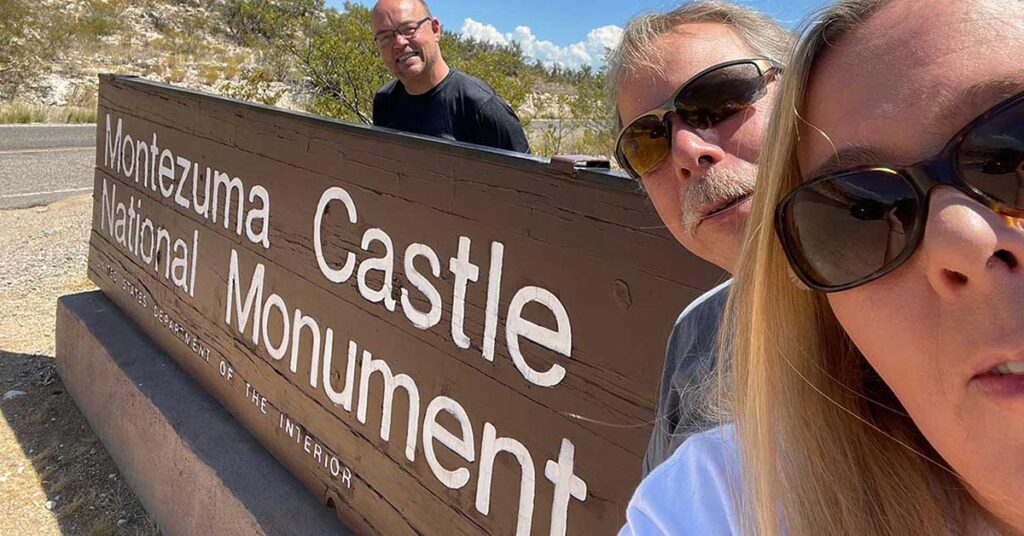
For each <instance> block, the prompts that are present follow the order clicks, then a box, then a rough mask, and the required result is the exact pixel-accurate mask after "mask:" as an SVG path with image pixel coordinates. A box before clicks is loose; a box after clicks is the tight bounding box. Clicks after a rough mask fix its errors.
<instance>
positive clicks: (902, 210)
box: [775, 92, 1024, 292]
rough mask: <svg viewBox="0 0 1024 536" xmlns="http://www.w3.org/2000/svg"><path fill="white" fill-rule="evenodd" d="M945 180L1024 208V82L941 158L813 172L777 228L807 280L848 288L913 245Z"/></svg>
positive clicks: (779, 210) (899, 260) (779, 212)
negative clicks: (1022, 88) (931, 197)
mask: <svg viewBox="0 0 1024 536" xmlns="http://www.w3.org/2000/svg"><path fill="white" fill-rule="evenodd" d="M940 185H948V186H952V187H954V188H956V189H957V190H959V191H961V192H964V193H965V194H967V195H968V196H969V197H971V198H972V199H975V200H977V201H978V202H980V203H982V204H984V205H985V206H987V207H989V208H990V209H992V210H993V211H995V212H997V213H999V214H1003V215H1007V216H1011V217H1022V216H1024V92H1022V93H1019V94H1017V95H1015V96H1013V97H1010V98H1009V99H1007V100H1005V101H1003V102H1001V103H1000V104H997V105H996V106H994V107H993V108H991V109H989V110H988V111H986V112H985V113H983V114H981V115H980V116H978V117H977V118H976V119H974V120H973V121H971V122H970V123H969V124H968V125H967V126H966V127H964V128H963V129H961V130H960V132H959V133H958V134H957V135H956V136H953V139H951V140H950V141H949V143H948V144H946V147H945V148H944V149H943V150H942V151H941V152H940V153H939V154H938V155H936V156H935V157H933V158H929V159H927V160H924V161H922V162H918V163H916V164H914V165H911V166H861V167H856V168H852V169H848V170H843V171H838V172H831V173H827V174H825V175H822V176H819V177H816V178H814V179H811V180H810V181H808V182H805V183H804V184H802V185H800V186H799V187H797V188H796V189H795V190H793V191H792V192H790V193H789V194H788V195H786V197H785V198H783V199H782V201H781V202H779V204H778V206H777V207H776V209H775V231H776V233H777V234H778V237H779V240H780V241H781V242H782V248H783V250H785V252H786V256H787V257H788V258H789V263H790V265H791V266H792V267H793V271H794V272H796V275H797V277H799V278H800V280H801V281H802V282H803V283H804V284H806V285H807V286H808V287H810V288H812V289H815V290H820V291H823V292H835V291H839V290H846V289H849V288H853V287H856V286H858V285H863V284H864V283H867V282H869V281H874V280H875V279H878V278H879V277H882V276H883V275H885V274H887V273H889V272H891V271H893V270H895V269H896V268H898V267H899V266H900V265H902V264H903V262H904V261H906V260H907V259H909V258H910V256H911V255H913V254H914V251H915V250H916V249H917V246H918V245H920V243H921V239H922V237H923V236H924V228H925V222H926V221H927V220H928V196H929V194H930V193H931V192H932V190H933V189H934V188H935V187H936V186H940Z"/></svg>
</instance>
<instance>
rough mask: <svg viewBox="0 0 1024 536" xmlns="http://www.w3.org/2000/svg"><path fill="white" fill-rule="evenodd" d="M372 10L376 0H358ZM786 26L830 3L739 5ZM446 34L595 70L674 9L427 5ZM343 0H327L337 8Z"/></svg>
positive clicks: (650, 0)
mask: <svg viewBox="0 0 1024 536" xmlns="http://www.w3.org/2000/svg"><path fill="white" fill-rule="evenodd" d="M356 1H357V2H358V3H361V4H365V5H367V6H372V5H373V3H374V0H356ZM738 1H739V3H741V4H745V5H748V6H750V7H752V8H754V9H757V10H760V11H763V12H764V13H767V14H769V15H771V16H773V17H775V18H777V19H779V20H780V21H781V22H782V23H783V24H785V25H786V26H790V27H793V26H795V25H796V24H797V23H798V22H799V21H800V20H801V19H803V17H804V16H805V15H807V14H808V13H810V12H811V11H813V10H815V9H817V8H819V7H821V6H823V5H826V4H828V3H830V2H829V0H738ZM428 2H429V4H430V10H431V11H432V12H433V14H434V16H435V17H437V18H438V19H440V21H441V23H442V25H444V27H445V28H446V29H447V30H448V31H455V32H460V33H463V34H465V35H470V36H473V37H476V38H478V39H484V40H489V41H495V42H509V41H518V42H519V43H520V44H521V45H523V49H524V51H525V52H526V53H527V56H530V57H532V58H533V59H539V60H541V61H544V62H548V63H560V64H562V65H565V66H569V67H579V66H580V65H582V64H584V63H590V64H591V65H593V66H595V67H597V66H598V65H599V64H600V62H601V56H602V51H603V50H604V47H605V46H613V45H614V43H616V42H617V39H618V35H619V32H621V29H622V27H623V26H625V25H626V21H628V20H629V18H630V17H632V16H633V15H636V14H637V13H642V12H645V11H652V10H655V11H661V10H665V9H667V8H671V7H673V6H676V5H678V3H679V2H678V1H666V0H633V1H625V2H623V1H622V0H514V1H510V0H503V1H499V0H428ZM342 4H343V0H327V5H329V6H334V7H338V8H340V7H341V6H342Z"/></svg>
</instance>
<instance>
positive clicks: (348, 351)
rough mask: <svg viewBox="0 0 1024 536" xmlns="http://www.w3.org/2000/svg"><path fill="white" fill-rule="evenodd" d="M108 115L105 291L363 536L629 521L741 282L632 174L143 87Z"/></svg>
mask: <svg viewBox="0 0 1024 536" xmlns="http://www.w3.org/2000/svg"><path fill="white" fill-rule="evenodd" d="M98 122H99V126H98V147H97V154H96V179H95V193H94V197H95V206H94V210H93V228H92V233H91V237H90V254H89V273H90V277H91V278H92V279H93V281H95V282H96V283H97V285H99V287H100V288H101V289H102V290H103V291H104V293H106V294H107V295H108V296H109V297H110V298H111V299H112V300H113V301H114V302H115V303H117V304H118V305H119V306H120V307H121V308H122V309H123V310H124V311H125V312H126V313H127V314H128V315H129V316H130V317H132V318H133V319H134V320H135V321H136V322H137V323H138V324H139V325H140V326H141V327H142V329H143V330H144V331H146V332H147V333H148V334H149V335H150V336H151V337H152V338H153V339H154V340H155V341H157V343H158V344H159V345H160V346H161V347H162V348H164V349H165V350H166V351H167V352H168V353H169V354H170V355H171V356H172V357H173V358H174V359H175V360H176V361H177V362H178V363H179V364H180V365H181V366H182V367H183V368H184V369H185V370H186V371H187V372H189V373H190V375H191V376H192V377H194V378H195V380H196V381H197V382H199V383H200V384H201V385H203V387H204V388H205V389H206V390H208V391H209V392H210V393H212V394H213V395H214V396H215V397H216V398H217V399H218V400H219V401H220V402H221V403H222V404H224V406H225V407H227V408H228V409H229V411H230V412H231V413H232V414H233V415H234V416H235V418H237V419H238V420H239V421H240V422H242V423H243V425H244V426H245V427H246V428H247V429H249V430H250V431H251V432H252V434H253V435H254V436H256V437H257V438H258V439H259V440H260V442H262V443H263V444H264V445H265V446H266V447H267V448H268V449H269V450H270V451H271V452H272V453H273V454H274V456H275V457H276V458H277V459H278V460H280V461H281V462H282V463H283V464H284V465H285V466H286V467H288V468H289V470H290V471H292V472H293V473H294V474H295V475H297V476H298V477H299V478H300V479H301V480H302V481H303V482H304V483H305V485H306V486H307V487H308V488H309V489H310V490H312V491H313V492H314V493H316V494H317V495H318V496H319V497H320V498H321V500H322V501H323V502H324V503H325V504H326V505H328V506H330V507H332V508H334V509H336V511H337V513H338V515H339V517H340V518H341V519H342V520H343V521H344V522H345V523H346V524H347V525H348V526H349V527H351V528H352V529H353V530H355V531H357V532H359V533H364V534H386V535H401V534H410V535H411V534H467V535H468V534H481V533H486V534H516V535H527V534H551V535H563V534H608V533H612V532H614V531H615V530H617V528H618V526H619V525H621V523H622V522H623V512H624V509H625V506H626V502H627V501H628V499H629V496H630V494H631V493H632V490H633V489H634V487H635V485H636V484H637V482H638V480H639V474H640V462H641V458H642V455H643V452H644V449H645V447H646V442H647V438H648V437H649V434H650V428H651V419H652V417H653V412H654V410H653V408H654V404H655V400H656V397H657V383H658V379H659V375H660V371H661V363H662V356H663V351H664V346H665V341H666V338H667V335H668V332H669V329H670V328H671V324H672V321H673V320H674V318H675V316H676V315H677V314H678V311H679V310H680V309H681V308H682V307H683V306H684V305H685V304H686V303H687V302H688V301H689V300H690V299H692V298H694V297H695V296H696V295H697V294H698V293H699V292H700V291H702V290H703V289H706V288H708V287H709V286H710V285H711V284H712V283H714V282H715V280H716V278H719V277H720V274H719V273H718V272H717V271H716V270H715V269H713V268H712V267H710V266H708V265H706V264H704V263H702V262H700V261H698V260H697V259H695V258H694V257H692V256H689V255H688V254H687V253H686V252H685V251H683V250H682V248H680V247H678V245H677V244H675V242H674V241H673V240H672V239H671V237H670V236H669V235H668V233H667V232H665V231H664V230H663V229H658V228H657V227H658V224H659V221H658V219H657V217H656V216H655V215H654V214H653V211H651V210H650V209H649V207H648V205H647V202H646V200H645V198H644V197H643V195H642V194H639V193H638V192H636V191H635V189H634V188H633V187H632V186H631V185H630V183H628V182H627V181H626V180H624V179H622V178H621V177H618V176H616V175H612V174H608V173H604V172H602V173H595V172H581V173H577V174H575V175H574V176H573V177H570V176H569V175H567V174H564V173H560V172H558V171H555V170H552V169H551V168H550V167H549V166H548V165H547V163H546V162H545V161H542V160H541V159H537V158H531V157H526V156H521V155H513V154H512V153H505V152H502V151H495V150H489V149H485V148H474V147H470V146H465V145H460V144H454V143H449V142H445V141H443V140H433V139H427V138H422V137H417V136H411V135H403V134H396V133H392V132H387V131H380V130H375V129H371V128H368V127H362V126H356V125H349V124H344V123H339V122H335V121H330V120H324V119H320V118H314V117H311V116H306V115H302V114H295V113H288V112H282V111H279V110H272V109H269V108H265V107H260V106H255V105H248V104H243V103H239V102H235V101H230V100H227V99H221V98H217V97H212V96H208V95H202V94H199V93H194V92H189V91H184V90H179V89H175V88H171V87H168V86H163V85H159V84H155V83H151V82H147V81H143V80H139V79H134V78H127V77H116V76H104V77H102V78H101V86H100V110H99V119H98ZM222 448H223V449H225V450H228V451H230V449H231V448H232V446H231V445H223V446H222Z"/></svg>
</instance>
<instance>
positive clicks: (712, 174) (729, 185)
mask: <svg viewBox="0 0 1024 536" xmlns="http://www.w3.org/2000/svg"><path fill="white" fill-rule="evenodd" d="M756 180H757V179H756V176H755V174H754V173H749V172H748V173H744V172H739V171H735V170H731V169H726V168H717V167H712V168H711V169H709V170H708V171H707V172H706V173H704V175H702V176H701V177H700V178H699V179H698V180H695V181H690V182H688V183H687V185H686V189H685V190H684V191H683V193H682V197H683V199H682V201H683V207H682V212H683V214H682V226H683V231H684V232H685V233H686V234H688V235H690V236H693V235H694V234H695V233H696V231H697V226H698V225H700V222H701V220H703V219H704V213H705V212H706V211H707V209H708V208H709V207H712V206H715V205H718V204H720V203H722V202H728V201H731V200H733V199H736V198H737V197H741V196H744V195H749V194H752V193H754V184H755V182H756Z"/></svg>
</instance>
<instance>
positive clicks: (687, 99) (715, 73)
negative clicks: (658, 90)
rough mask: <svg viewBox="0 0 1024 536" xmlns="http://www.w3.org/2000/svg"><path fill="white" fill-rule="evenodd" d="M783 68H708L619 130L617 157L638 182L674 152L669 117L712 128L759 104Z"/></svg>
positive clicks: (744, 64)
mask: <svg viewBox="0 0 1024 536" xmlns="http://www.w3.org/2000/svg"><path fill="white" fill-rule="evenodd" d="M781 70H782V65H781V64H780V63H778V62H776V61H774V60H770V59H767V58H754V59H744V60H735V61H729V62H726V63H719V64H717V65H712V66H711V67H708V68H707V69H704V70H703V71H701V72H699V73H697V74H696V75H694V76H693V77H692V78H690V79H689V80H687V81H686V82H684V83H683V85H681V86H679V89H677V90H676V91H675V93H673V94H672V96H671V97H669V99H668V100H666V101H665V102H664V103H662V104H661V105H660V106H658V107H657V108H654V109H653V110H649V111H647V112H645V113H643V114H640V115H639V116H637V117H636V118H635V119H633V120H632V121H630V122H629V123H628V124H627V125H626V126H625V127H623V128H622V129H621V130H620V131H619V135H618V137H617V138H616V139H615V159H616V160H617V161H618V162H619V165H620V166H622V168H623V169H625V170H626V171H627V172H628V173H629V174H630V175H631V176H632V177H633V178H635V179H639V178H640V176H641V175H643V174H644V173H647V172H648V171H650V170H651V169H653V168H654V167H655V166H656V165H658V164H659V163H660V162H661V161H662V160H664V159H665V157H666V156H668V155H669V153H671V152H672V140H671V133H672V128H671V125H670V124H669V114H671V113H673V112H675V113H676V114H677V115H678V116H679V118H680V119H682V120H683V122H685V123H686V124H688V125H690V126H691V127H693V128H695V129H698V130H706V129H709V128H711V127H713V126H715V125H717V124H718V123H721V122H722V121H725V120H726V119H728V118H730V117H732V116H733V115H735V114H737V113H738V112H741V111H743V110H746V109H747V108H749V107H750V106H751V105H752V104H754V103H755V102H757V101H758V99H760V98H761V97H763V96H764V94H765V93H766V86H767V85H768V82H770V81H771V80H772V79H773V78H774V77H775V76H776V75H777V74H778V73H779V72H780V71H781Z"/></svg>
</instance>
